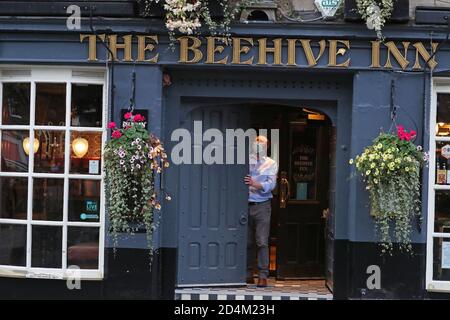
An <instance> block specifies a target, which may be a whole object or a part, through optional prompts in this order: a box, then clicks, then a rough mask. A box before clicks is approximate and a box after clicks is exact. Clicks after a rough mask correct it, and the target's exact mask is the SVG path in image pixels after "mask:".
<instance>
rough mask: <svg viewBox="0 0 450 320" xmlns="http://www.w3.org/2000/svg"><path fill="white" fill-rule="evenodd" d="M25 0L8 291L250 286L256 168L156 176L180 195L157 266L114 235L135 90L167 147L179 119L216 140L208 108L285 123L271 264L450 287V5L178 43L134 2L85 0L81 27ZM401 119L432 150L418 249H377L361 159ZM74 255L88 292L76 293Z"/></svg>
mask: <svg viewBox="0 0 450 320" xmlns="http://www.w3.org/2000/svg"><path fill="white" fill-rule="evenodd" d="M16 2H17V6H16V7H14V6H12V7H6V6H3V4H1V3H0V15H1V17H0V21H1V22H0V40H1V41H0V62H1V64H0V84H1V86H0V99H1V104H0V105H1V106H2V110H1V118H0V138H1V167H0V182H1V183H0V187H1V189H2V190H1V201H0V297H1V298H7V299H11V298H42V297H53V298H68V299H70V298H95V299H103V298H104V299H116V298H130V299H132V298H150V299H174V298H175V297H176V292H178V290H183V289H186V288H188V289H189V288H198V287H201V288H209V287H222V288H231V287H233V288H234V287H242V286H245V269H246V255H245V252H246V230H247V222H248V217H247V195H248V189H247V188H246V186H245V185H244V184H243V182H242V179H243V177H244V176H245V175H246V174H247V171H248V168H247V166H246V165H242V164H228V165H217V164H213V165H209V164H204V163H202V162H200V163H195V161H194V163H192V164H186V163H183V164H171V166H170V168H169V169H168V170H167V171H165V172H164V174H163V175H161V176H159V177H158V178H157V180H156V187H157V189H158V190H162V191H164V192H165V193H167V194H170V196H171V198H172V200H171V201H163V203H162V209H161V210H160V211H158V212H157V213H155V219H156V221H157V222H158V227H157V228H156V230H155V233H154V235H153V244H154V248H155V251H154V255H153V261H152V264H151V266H149V262H148V251H147V250H148V248H147V241H146V237H145V231H144V230H139V231H137V232H135V233H134V234H132V235H129V234H123V235H121V236H120V239H119V244H118V246H117V248H113V243H112V240H111V238H110V237H109V235H108V230H109V229H108V228H109V221H108V202H107V201H106V199H107V197H106V191H105V180H104V178H105V174H104V170H103V159H102V157H103V150H104V146H105V143H106V141H107V140H108V137H109V131H108V129H107V124H108V122H109V121H115V122H116V123H121V121H122V117H123V114H124V113H125V112H127V111H128V110H129V106H130V103H132V104H133V108H134V109H135V110H136V111H137V112H140V113H141V114H143V115H145V117H146V119H147V127H148V129H149V130H150V131H151V132H152V133H154V134H155V135H157V136H158V137H160V138H161V141H162V142H163V143H164V146H165V148H166V150H167V151H168V153H169V154H170V152H171V150H173V148H174V147H175V146H176V145H177V143H178V142H179V141H178V140H177V139H174V136H173V132H174V131H175V130H177V129H180V128H181V129H185V130H186V132H190V133H192V136H193V137H194V138H193V143H192V155H193V157H194V158H195V153H196V151H199V150H200V151H199V152H200V154H201V152H202V150H204V148H205V147H206V146H207V145H208V144H209V142H208V141H203V140H202V139H200V140H199V141H198V140H195V137H196V136H198V134H197V133H195V130H196V128H197V127H196V124H197V123H201V126H202V127H201V129H200V130H201V131H200V132H203V131H204V130H206V129H211V128H215V129H219V130H220V131H223V132H224V131H225V130H226V129H239V128H241V129H248V128H256V129H269V130H275V129H276V130H278V132H279V137H280V138H279V141H278V142H277V143H274V144H272V145H271V156H272V157H273V158H274V159H275V160H276V161H277V162H278V164H279V175H278V185H277V188H276V189H275V190H274V198H273V200H272V219H271V232H270V244H269V245H270V260H271V261H270V273H271V277H273V278H276V279H278V280H280V281H283V280H292V279H323V281H324V283H325V285H326V286H327V288H328V290H329V291H330V294H331V295H332V297H333V299H374V298H375V299H399V298H406V299H434V298H448V297H450V296H449V295H448V293H449V292H450V273H449V270H450V260H449V259H450V246H448V243H450V241H449V240H448V239H449V238H450V231H449V226H450V211H449V201H450V200H449V199H450V186H449V185H448V183H447V181H450V179H449V180H447V179H443V180H442V179H439V180H438V179H437V177H438V172H439V173H443V172H444V170H445V172H447V171H446V170H447V168H448V166H449V165H450V164H448V163H447V159H448V157H446V154H447V153H446V152H444V151H445V150H446V148H445V147H446V146H447V144H450V138H449V137H447V135H448V134H449V132H450V131H449V130H450V111H449V110H450V78H448V76H449V70H450V52H449V44H448V43H447V39H448V34H449V32H450V31H449V28H448V26H447V24H446V22H445V18H444V17H446V15H447V14H449V13H450V8H440V9H439V10H440V11H439V10H437V9H436V8H432V9H433V10H431V9H427V8H423V9H417V8H415V11H414V10H413V12H414V14H415V18H414V16H410V15H409V11H408V19H407V21H404V22H400V23H389V24H387V25H386V26H385V28H384V29H383V35H384V37H385V38H384V39H382V40H380V39H378V38H377V36H376V34H375V33H374V32H373V30H368V29H367V28H366V25H365V24H364V23H361V22H354V21H352V19H351V17H350V18H349V19H334V20H323V21H318V22H317V21H314V22H310V23H308V22H292V21H290V20H286V19H282V18H278V19H277V20H276V21H272V22H270V21H266V20H265V19H262V18H255V19H254V20H251V21H246V22H245V23H244V22H238V21H236V22H235V23H233V24H232V28H231V31H230V32H231V34H230V38H229V41H228V42H226V43H224V42H223V41H221V39H220V38H219V37H218V36H216V35H213V34H211V33H209V32H208V30H202V31H201V32H199V33H198V34H191V35H183V34H180V35H177V37H176V39H175V40H171V39H170V38H169V37H168V34H167V30H166V28H165V25H164V23H163V21H162V19H161V18H158V17H156V18H155V17H154V18H142V17H140V16H139V14H138V13H137V11H136V10H137V5H136V3H134V2H133V1H121V3H120V4H119V2H114V1H112V3H113V5H114V6H112V7H109V8H112V9H111V10H105V11H102V8H104V7H103V6H107V4H106V3H104V2H102V1H85V2H80V1H79V2H77V4H78V5H80V6H81V8H82V11H81V13H82V14H81V20H80V22H81V23H80V25H79V27H78V28H74V29H71V28H68V25H67V14H66V13H65V12H64V13H61V12H60V11H57V9H58V8H59V7H58V4H57V3H56V4H55V3H52V4H51V5H49V4H48V3H47V4H37V6H38V7H35V8H38V9H36V10H34V11H33V8H32V7H26V6H25V7H23V6H21V4H20V3H21V1H16ZM346 4H347V1H346ZM47 5H48V7H46V6H47ZM83 6H88V7H89V6H96V7H95V8H96V10H92V7H90V8H91V10H87V9H83ZM115 6H120V7H115ZM11 8H15V10H16V11H11V10H13V9H11ZM30 8H31V9H30ZM86 8H87V7H86ZM105 8H106V7H105ZM421 10H422V11H421ZM427 10H428V11H427ZM430 12H431V13H430ZM427 14H428V15H427ZM429 14H434V16H433V17H434V18H433V19H431V20H427V19H426V18H427V17H429ZM256 16H257V17H259V15H256ZM266 18H267V17H266ZM420 19H422V20H420ZM439 19H442V20H443V21H444V22H442V21H440V20H439ZM433 21H434V22H433ZM172 41H174V42H172ZM111 56H115V57H116V59H110V57H111ZM130 100H131V102H130ZM393 119H395V124H401V125H403V126H404V127H406V128H409V129H412V130H415V131H416V132H417V138H416V141H415V143H416V144H417V145H421V146H422V147H423V149H424V150H425V151H427V152H429V161H428V164H427V165H426V166H425V167H424V168H423V169H422V171H421V182H422V184H421V217H420V218H418V219H417V221H413V222H412V244H413V252H414V254H413V255H411V254H409V253H402V252H400V251H396V250H395V248H394V252H393V254H392V255H391V256H390V255H382V254H380V248H379V246H378V244H377V234H376V232H375V230H374V221H373V217H372V216H371V215H370V208H369V202H370V201H369V198H368V193H367V191H366V189H365V184H364V181H363V180H362V179H361V178H360V176H359V175H358V174H357V172H356V170H355V168H354V166H351V165H349V160H350V159H352V158H354V157H355V156H356V155H357V154H360V153H361V152H362V150H363V149H364V148H365V147H366V146H368V145H369V144H371V142H372V140H373V139H374V138H375V137H376V136H378V134H379V133H380V132H382V131H386V132H388V131H389V130H391V129H392V126H393ZM169 160H170V159H169ZM72 266H77V267H78V268H77V273H75V274H77V275H79V276H80V277H81V289H77V288H72V289H68V285H67V283H68V280H71V279H72V278H73V275H74V271H73V270H72V269H71V267H72ZM374 270H375V271H374ZM376 274H379V275H380V281H379V286H376V287H371V286H370V285H368V283H369V282H370V281H371V280H370V279H373V278H371V276H373V275H376ZM71 277H72V278H71Z"/></svg>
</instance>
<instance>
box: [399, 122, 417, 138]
mask: <svg viewBox="0 0 450 320" xmlns="http://www.w3.org/2000/svg"><path fill="white" fill-rule="evenodd" d="M416 134H417V132H416V131H414V130H411V131H410V132H409V133H408V131H406V130H405V128H404V127H403V126H401V125H398V126H397V136H398V137H399V139H400V140H406V141H411V139H412V138H414V137H415V136H416Z"/></svg>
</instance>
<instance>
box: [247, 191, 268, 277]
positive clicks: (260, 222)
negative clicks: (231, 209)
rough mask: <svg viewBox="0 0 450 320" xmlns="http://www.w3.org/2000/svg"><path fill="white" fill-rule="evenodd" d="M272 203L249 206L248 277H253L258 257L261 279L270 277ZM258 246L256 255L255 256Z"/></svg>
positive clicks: (266, 202)
mask: <svg viewBox="0 0 450 320" xmlns="http://www.w3.org/2000/svg"><path fill="white" fill-rule="evenodd" d="M271 209H272V208H271V201H270V200H269V201H265V202H262V203H261V204H253V205H249V208H248V233H247V277H248V278H251V277H253V268H254V265H255V257H256V256H257V257H258V271H259V278H261V279H267V278H268V276H269V233H270V214H271ZM255 245H256V255H255Z"/></svg>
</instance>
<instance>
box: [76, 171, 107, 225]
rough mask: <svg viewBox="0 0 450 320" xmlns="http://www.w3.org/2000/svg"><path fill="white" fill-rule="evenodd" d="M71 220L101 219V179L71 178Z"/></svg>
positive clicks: (92, 220) (94, 220) (88, 220)
mask: <svg viewBox="0 0 450 320" xmlns="http://www.w3.org/2000/svg"><path fill="white" fill-rule="evenodd" d="M69 221H84V222H98V221H100V181H98V180H80V179H71V180H69Z"/></svg>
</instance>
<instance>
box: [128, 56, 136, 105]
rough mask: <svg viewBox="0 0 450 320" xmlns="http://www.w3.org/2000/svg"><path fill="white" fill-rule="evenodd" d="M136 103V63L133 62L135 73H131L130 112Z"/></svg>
mask: <svg viewBox="0 0 450 320" xmlns="http://www.w3.org/2000/svg"><path fill="white" fill-rule="evenodd" d="M135 103H136V64H133V73H132V74H131V98H130V106H129V107H128V112H131V113H133V112H134V107H135Z"/></svg>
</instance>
